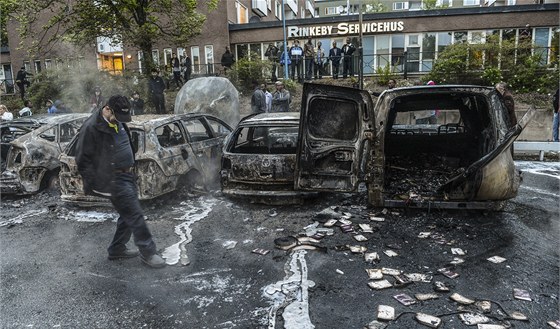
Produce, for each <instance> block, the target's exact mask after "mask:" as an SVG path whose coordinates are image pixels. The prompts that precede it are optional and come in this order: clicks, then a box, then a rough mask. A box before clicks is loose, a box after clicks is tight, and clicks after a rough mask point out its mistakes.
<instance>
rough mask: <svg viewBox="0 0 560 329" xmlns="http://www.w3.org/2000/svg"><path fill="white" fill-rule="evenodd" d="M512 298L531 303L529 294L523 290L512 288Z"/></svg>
mask: <svg viewBox="0 0 560 329" xmlns="http://www.w3.org/2000/svg"><path fill="white" fill-rule="evenodd" d="M513 297H514V298H515V299H520V300H526V301H529V302H530V301H532V299H531V295H530V294H529V292H528V291H527V290H523V289H517V288H513Z"/></svg>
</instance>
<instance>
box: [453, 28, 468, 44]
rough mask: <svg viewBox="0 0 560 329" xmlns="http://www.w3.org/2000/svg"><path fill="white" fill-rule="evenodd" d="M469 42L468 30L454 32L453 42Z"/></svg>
mask: <svg viewBox="0 0 560 329" xmlns="http://www.w3.org/2000/svg"><path fill="white" fill-rule="evenodd" d="M464 42H467V32H466V31H461V32H454V33H453V43H464Z"/></svg>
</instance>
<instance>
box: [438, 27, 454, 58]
mask: <svg viewBox="0 0 560 329" xmlns="http://www.w3.org/2000/svg"><path fill="white" fill-rule="evenodd" d="M437 39H438V41H437V51H438V53H439V52H442V51H443V50H444V49H445V48H446V47H447V46H449V45H450V44H451V32H441V33H438V35H437Z"/></svg>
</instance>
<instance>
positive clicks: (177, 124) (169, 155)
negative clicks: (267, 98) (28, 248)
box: [60, 114, 232, 205]
mask: <svg viewBox="0 0 560 329" xmlns="http://www.w3.org/2000/svg"><path fill="white" fill-rule="evenodd" d="M132 120H133V121H132V122H130V123H128V127H129V128H130V132H131V136H132V144H133V148H134V152H135V165H134V169H133V171H134V173H135V174H136V181H137V184H138V196H139V198H140V199H141V200H146V199H152V198H155V197H158V196H160V195H163V194H166V193H169V192H172V191H175V190H176V189H178V188H179V187H181V186H185V185H188V186H189V187H191V188H193V189H198V190H202V189H205V186H207V185H208V184H211V183H212V180H216V181H217V180H218V174H219V169H220V168H219V167H220V159H221V155H222V147H223V142H224V140H225V138H226V137H227V135H229V134H230V133H231V131H232V129H231V127H230V126H228V125H227V124H226V123H225V122H223V121H222V120H220V119H218V118H216V117H214V116H212V115H208V114H170V115H139V116H133V117H132ZM77 139H78V136H76V138H74V140H73V141H72V143H71V144H70V145H69V147H68V148H67V149H66V150H65V151H64V152H63V154H62V155H61V156H60V161H61V163H62V166H61V171H60V188H61V192H62V196H61V197H62V199H63V200H64V201H68V202H75V203H81V204H84V205H87V204H92V203H104V202H106V201H105V200H104V199H101V198H98V197H94V196H89V195H88V196H86V195H84V193H83V182H82V177H81V175H80V173H79V172H78V169H77V166H76V161H75V158H74V156H75V153H76V144H77V143H76V142H77Z"/></svg>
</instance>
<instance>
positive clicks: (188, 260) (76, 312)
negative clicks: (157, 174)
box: [0, 161, 560, 329]
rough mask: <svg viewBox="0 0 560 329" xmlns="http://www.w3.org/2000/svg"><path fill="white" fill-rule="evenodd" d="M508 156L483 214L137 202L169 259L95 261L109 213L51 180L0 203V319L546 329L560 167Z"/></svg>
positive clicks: (554, 270) (62, 323)
mask: <svg viewBox="0 0 560 329" xmlns="http://www.w3.org/2000/svg"><path fill="white" fill-rule="evenodd" d="M516 165H517V166H518V168H519V169H521V170H523V171H524V182H523V185H522V187H521V189H520V191H519V195H518V197H517V198H515V199H513V200H510V201H508V202H507V204H506V207H505V210H504V211H503V212H495V213H493V212H480V211H471V212H464V211H429V212H428V211H410V210H408V211H407V210H402V209H400V210H399V209H390V210H384V209H373V208H369V207H367V205H366V202H365V195H349V194H338V195H328V194H327V195H321V196H320V197H319V198H317V199H315V200H310V201H308V202H306V203H305V204H303V205H299V206H274V207H271V206H266V205H259V204H250V203H247V202H239V201H232V200H229V199H227V198H224V197H222V196H220V194H219V193H212V194H209V195H205V196H192V195H187V194H186V193H175V194H173V195H168V196H166V197H163V198H159V199H157V200H153V201H150V202H147V203H144V207H145V210H146V215H147V216H148V224H149V226H150V228H151V230H152V233H153V235H154V237H155V239H156V243H157V245H158V250H159V252H160V253H162V255H163V256H164V257H165V259H166V262H167V263H168V264H169V265H168V266H167V267H166V268H164V269H157V270H156V269H150V268H147V267H145V266H144V265H142V264H141V262H140V260H139V259H127V260H121V261H108V260H107V254H106V247H107V244H108V243H109V241H110V239H111V237H112V235H113V233H114V228H115V219H116V213H115V212H114V211H112V210H111V209H110V208H91V209H88V208H77V207H73V206H68V205H66V204H64V203H62V202H61V201H59V199H58V194H57V193H56V192H52V191H51V192H49V191H47V192H42V193H40V194H38V195H35V196H32V197H28V198H3V199H2V204H1V207H0V209H1V217H0V241H1V242H0V243H1V244H2V250H3V252H2V254H1V256H0V261H1V262H0V264H1V278H2V280H1V291H0V292H1V308H0V322H1V327H2V328H141V327H146V328H290V329H291V328H298V329H300V328H302V329H305V328H333V329H334V328H364V327H368V326H369V327H370V328H428V327H435V326H436V325H437V321H438V320H437V319H439V321H441V324H440V325H439V328H473V326H472V325H467V324H466V323H470V324H472V323H477V322H485V324H488V325H490V324H493V325H497V326H495V327H492V326H488V327H487V328H501V327H498V326H499V325H501V326H502V327H503V328H552V326H550V325H549V324H547V322H549V321H558V320H559V319H560V316H559V303H558V295H559V240H560V229H559V222H560V210H559V204H560V193H559V192H560V164H559V163H558V162H555V163H540V162H530V161H525V162H523V161H520V162H516ZM360 224H362V225H360ZM290 236H297V237H299V238H300V239H299V240H296V242H294V241H293V240H292V239H290V238H286V237H290ZM278 238H286V239H280V240H277V239H278ZM364 239H366V240H365V241H360V240H364ZM275 240H276V243H279V241H284V242H288V243H290V242H293V244H291V245H290V244H289V245H283V246H282V247H283V248H284V249H288V250H287V251H286V250H282V249H279V248H277V247H275ZM131 247H132V246H131ZM368 270H369V271H368ZM384 280H385V281H384ZM384 285H385V286H387V287H385V288H382V287H383V286H384ZM445 287H446V288H448V291H442V289H443V288H445ZM379 288H382V289H379ZM407 296H408V298H407ZM407 301H408V302H407ZM409 303H410V304H409ZM405 304H409V305H405ZM378 311H379V312H378ZM392 311H393V312H394V314H392ZM418 313H422V314H423V315H418ZM430 316H431V317H430ZM523 317H526V318H527V320H522V319H523ZM381 318H385V319H386V320H381ZM420 321H424V322H423V323H424V324H421V323H420ZM479 328H484V326H479Z"/></svg>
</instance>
